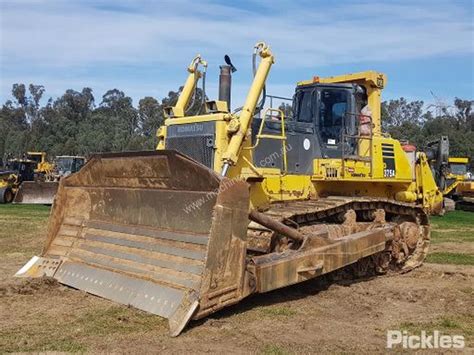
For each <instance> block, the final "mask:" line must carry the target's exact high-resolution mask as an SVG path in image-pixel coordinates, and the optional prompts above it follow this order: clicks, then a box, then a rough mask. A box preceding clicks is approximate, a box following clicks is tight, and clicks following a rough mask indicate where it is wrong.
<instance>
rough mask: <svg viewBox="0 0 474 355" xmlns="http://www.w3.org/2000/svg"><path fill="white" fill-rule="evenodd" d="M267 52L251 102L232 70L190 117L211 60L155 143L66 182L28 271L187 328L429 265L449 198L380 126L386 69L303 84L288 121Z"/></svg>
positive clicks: (192, 73) (421, 157)
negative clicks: (345, 282)
mask: <svg viewBox="0 0 474 355" xmlns="http://www.w3.org/2000/svg"><path fill="white" fill-rule="evenodd" d="M253 58H254V78H253V82H252V84H251V86H250V90H249V93H248V96H247V98H246V101H245V104H244V105H243V106H242V107H241V108H238V109H236V110H234V111H233V112H231V110H230V83H231V78H230V73H231V72H232V71H234V70H235V68H234V67H233V66H222V67H221V76H220V90H219V100H216V101H209V102H206V103H205V104H204V105H203V111H202V112H201V113H199V114H198V115H193V116H189V115H187V107H188V106H191V105H190V102H191V101H192V97H193V96H194V95H193V92H194V91H195V90H196V87H197V85H198V81H199V79H201V78H203V77H204V75H205V72H206V67H207V63H206V62H205V61H204V60H203V59H202V58H201V56H197V57H196V58H195V59H194V60H193V61H192V63H191V65H190V66H189V67H188V78H187V80H186V83H185V85H184V87H183V89H182V91H181V94H180V96H179V99H178V101H177V103H176V104H175V105H174V106H172V107H169V108H167V109H166V114H167V119H166V120H165V123H164V125H163V126H162V127H161V128H160V129H159V130H158V132H157V136H158V140H159V142H158V147H157V150H156V151H152V152H133V153H112V154H100V155H96V156H94V157H93V158H92V159H90V160H89V161H88V163H87V164H86V165H85V166H84V168H83V169H82V170H81V171H79V172H78V173H76V174H74V175H71V176H69V177H66V178H64V179H62V180H61V181H60V186H59V190H58V193H57V195H56V198H55V202H54V204H53V207H52V212H51V216H50V219H49V225H48V231H47V236H46V243H45V246H44V249H43V252H42V254H41V256H38V257H34V258H32V259H31V260H30V261H29V262H28V263H27V264H26V265H25V266H24V267H23V268H22V269H21V270H19V271H18V273H17V276H26V277H39V276H43V275H46V276H51V277H54V278H55V279H56V280H58V281H59V282H60V283H63V284H66V285H69V286H72V287H73V288H76V289H80V290H84V291H87V292H89V293H91V294H94V295H98V296H101V297H105V298H108V299H111V300H114V301H116V302H119V303H122V304H126V305H131V306H134V307H136V308H139V309H142V310H145V311H148V312H151V313H154V314H157V315H160V316H162V317H166V318H167V319H168V320H169V326H170V333H171V335H173V336H176V335H178V334H179V333H180V332H181V331H182V330H183V328H184V327H185V326H186V324H187V323H188V321H189V320H190V319H199V318H202V317H205V316H207V315H209V314H211V313H213V312H216V311H218V310H220V309H222V308H224V307H226V306H229V305H232V304H235V303H238V302H239V301H240V300H242V299H243V298H245V297H247V296H249V295H251V294H255V293H263V292H268V291H271V290H275V289H278V288H281V287H285V286H288V285H292V284H297V283H300V282H302V281H305V280H310V279H314V278H317V277H320V276H322V275H325V274H329V275H335V276H338V275H339V276H341V275H349V277H354V276H360V275H367V274H383V273H386V272H388V271H390V272H392V271H393V272H395V271H399V272H404V271H408V270H411V269H412V268H414V267H417V266H419V265H420V264H421V263H422V261H423V259H424V258H425V256H426V253H427V250H428V245H429V236H430V234H429V218H428V215H429V214H430V213H436V212H438V211H439V210H440V209H441V208H442V194H441V193H440V192H439V191H438V189H437V187H436V183H435V181H434V179H433V176H432V174H431V171H430V167H429V164H428V161H427V158H426V155H425V154H424V153H422V152H417V151H413V150H411V151H410V150H406V151H405V150H404V147H403V146H402V145H401V144H400V142H399V141H397V140H395V139H393V138H391V137H390V136H388V135H386V134H383V133H382V132H381V125H380V95H381V91H382V89H383V87H384V86H385V85H386V81H387V79H386V77H385V75H383V74H381V73H377V72H374V71H367V72H363V73H356V74H349V75H342V76H335V77H329V78H319V77H313V78H311V79H310V80H307V81H302V82H299V83H298V84H297V86H296V91H295V94H294V97H293V106H292V110H291V115H290V114H288V112H287V114H286V115H285V112H284V110H280V109H275V108H271V107H269V108H267V109H264V107H265V105H264V98H265V95H266V90H265V82H266V79H267V76H268V74H269V71H270V68H271V66H272V65H273V63H274V56H273V54H272V52H271V50H270V47H269V46H267V45H266V44H265V43H262V42H261V43H257V44H256V46H255V48H254V54H253ZM258 59H260V61H259V63H258V65H257V63H256V61H257V60H258ZM226 61H227V62H228V64H230V59H229V58H228V57H227V59H226ZM203 81H204V80H203ZM203 97H205V95H203ZM260 97H262V99H260ZM286 111H290V110H286ZM339 276H338V277H339ZM328 277H329V276H328Z"/></svg>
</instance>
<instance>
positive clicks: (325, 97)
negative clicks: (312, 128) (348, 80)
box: [318, 89, 349, 144]
mask: <svg viewBox="0 0 474 355" xmlns="http://www.w3.org/2000/svg"><path fill="white" fill-rule="evenodd" d="M348 98H349V96H348V91H347V90H334V89H333V90H330V89H324V90H321V93H320V101H319V109H318V117H319V129H320V133H321V138H322V139H323V142H324V143H326V144H337V143H339V142H340V141H341V133H342V127H343V122H344V119H345V116H346V112H347V111H348V109H349V107H348V105H349V100H348Z"/></svg>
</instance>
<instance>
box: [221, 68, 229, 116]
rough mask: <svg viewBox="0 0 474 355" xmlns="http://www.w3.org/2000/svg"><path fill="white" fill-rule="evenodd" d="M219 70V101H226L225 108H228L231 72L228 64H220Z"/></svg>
mask: <svg viewBox="0 0 474 355" xmlns="http://www.w3.org/2000/svg"><path fill="white" fill-rule="evenodd" d="M219 68H220V69H221V72H220V74H219V101H225V102H227V108H228V109H229V111H230V110H231V109H230V98H231V85H232V74H231V70H230V65H221V66H220V67H219Z"/></svg>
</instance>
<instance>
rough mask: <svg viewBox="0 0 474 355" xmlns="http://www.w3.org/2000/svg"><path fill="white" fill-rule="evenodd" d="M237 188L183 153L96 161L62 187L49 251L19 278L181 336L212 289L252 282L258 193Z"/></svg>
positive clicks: (52, 221) (111, 156) (53, 215)
mask: <svg viewBox="0 0 474 355" xmlns="http://www.w3.org/2000/svg"><path fill="white" fill-rule="evenodd" d="M228 181H230V180H229V179H223V178H221V177H219V176H218V175H217V174H216V173H215V172H213V171H212V170H209V169H208V168H206V167H205V166H204V165H201V164H199V163H197V162H195V161H193V160H191V159H190V158H188V157H186V156H184V155H181V154H179V153H177V152H175V151H157V152H137V153H121V154H103V155H98V156H95V157H93V158H92V159H91V160H90V161H89V162H88V163H87V164H86V165H85V166H84V167H83V168H82V169H81V170H80V171H79V172H78V173H76V174H74V175H71V176H69V177H67V178H64V179H62V180H61V182H60V186H59V189H58V193H57V195H56V199H55V203H54V205H53V208H52V212H51V216H50V220H49V225H48V235H47V240H46V244H45V247H44V250H43V254H42V256H41V257H40V258H37V259H34V260H32V261H30V263H29V266H28V267H27V266H25V267H24V268H22V270H20V271H21V272H19V274H18V276H41V275H53V277H54V278H55V279H57V280H58V281H59V282H61V283H63V284H66V285H69V286H72V287H74V288H78V289H81V290H84V291H87V292H89V293H92V294H95V295H98V296H101V297H104V298H108V299H111V300H113V301H116V302H119V303H122V304H126V305H131V306H134V307H136V308H139V309H142V310H145V311H148V312H151V313H154V314H157V315H160V316H162V317H165V318H168V320H169V325H170V333H171V335H178V334H179V333H180V332H181V330H182V329H183V328H184V326H185V325H186V323H187V322H188V320H189V319H190V318H191V317H192V316H193V315H194V314H195V312H196V311H197V309H198V308H199V307H205V306H206V301H207V300H208V298H209V297H207V294H209V292H210V291H209V290H210V289H212V291H213V292H214V291H216V290H217V291H219V286H221V287H222V288H223V289H227V288H229V285H231V286H232V287H233V285H234V284H235V285H240V284H241V283H242V282H241V280H242V272H243V267H244V259H243V258H244V257H245V243H243V242H242V241H243V240H245V238H246V228H247V224H248V218H247V215H248V206H249V193H248V186H247V184H246V183H245V182H242V181H236V182H235V183H231V184H229V183H228ZM237 241H240V242H238V244H237V245H238V246H239V248H237V250H238V253H237V254H235V252H233V251H232V252H230V255H229V256H227V254H229V250H233V248H231V246H233V245H234V244H236V243H237ZM223 249H226V250H223ZM225 253H227V254H225ZM236 255H237V258H238V259H237V261H238V264H237V265H233V264H235V261H236V259H235V258H236ZM226 258H227V259H228V260H229V261H228V263H232V265H230V266H229V265H228V264H226V262H225V260H226ZM226 270H232V271H226ZM216 285H217V286H216ZM234 289H235V287H234ZM203 297H204V298H205V301H204V303H202V300H203Z"/></svg>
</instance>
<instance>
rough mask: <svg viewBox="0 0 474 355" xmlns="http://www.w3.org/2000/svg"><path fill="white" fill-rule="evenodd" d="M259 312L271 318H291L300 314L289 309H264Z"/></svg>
mask: <svg viewBox="0 0 474 355" xmlns="http://www.w3.org/2000/svg"><path fill="white" fill-rule="evenodd" d="M259 311H260V313H261V314H262V315H265V316H270V317H291V316H294V315H296V314H297V313H298V312H297V311H296V310H294V309H292V308H289V307H264V308H261V309H260V310H259Z"/></svg>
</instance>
